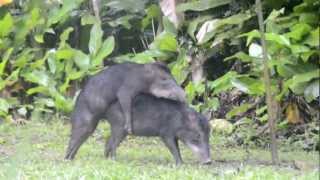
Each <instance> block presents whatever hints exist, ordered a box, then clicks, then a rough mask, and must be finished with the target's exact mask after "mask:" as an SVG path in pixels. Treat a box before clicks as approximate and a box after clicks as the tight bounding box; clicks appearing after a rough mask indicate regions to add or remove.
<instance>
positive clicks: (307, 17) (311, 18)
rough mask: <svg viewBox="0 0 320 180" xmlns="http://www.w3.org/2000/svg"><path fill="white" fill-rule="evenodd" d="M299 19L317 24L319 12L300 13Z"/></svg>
mask: <svg viewBox="0 0 320 180" xmlns="http://www.w3.org/2000/svg"><path fill="white" fill-rule="evenodd" d="M299 21H300V22H303V23H308V24H312V25H317V24H319V14H317V13H314V12H307V13H301V14H300V17H299Z"/></svg>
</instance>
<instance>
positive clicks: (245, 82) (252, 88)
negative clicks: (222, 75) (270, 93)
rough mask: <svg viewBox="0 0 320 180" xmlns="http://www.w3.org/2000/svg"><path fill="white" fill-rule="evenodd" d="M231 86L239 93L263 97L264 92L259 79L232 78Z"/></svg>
mask: <svg viewBox="0 0 320 180" xmlns="http://www.w3.org/2000/svg"><path fill="white" fill-rule="evenodd" d="M231 84H232V85H233V86H234V87H235V88H237V89H239V90H240V91H242V92H245V93H247V94H251V95H263V94H264V92H265V90H264V84H263V81H261V80H260V79H254V78H250V77H246V76H240V77H237V78H232V79H231Z"/></svg>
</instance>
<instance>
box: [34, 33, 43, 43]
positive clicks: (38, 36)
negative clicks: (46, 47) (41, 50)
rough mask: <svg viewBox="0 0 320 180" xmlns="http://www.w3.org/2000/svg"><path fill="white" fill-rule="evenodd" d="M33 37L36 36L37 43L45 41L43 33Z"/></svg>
mask: <svg viewBox="0 0 320 180" xmlns="http://www.w3.org/2000/svg"><path fill="white" fill-rule="evenodd" d="M33 37H34V40H36V42H37V43H44V40H43V34H36V35H34V36H33Z"/></svg>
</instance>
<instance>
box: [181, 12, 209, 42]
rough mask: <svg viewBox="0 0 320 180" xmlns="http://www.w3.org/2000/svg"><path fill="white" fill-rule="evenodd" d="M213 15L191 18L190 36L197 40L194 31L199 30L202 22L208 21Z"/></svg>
mask: <svg viewBox="0 0 320 180" xmlns="http://www.w3.org/2000/svg"><path fill="white" fill-rule="evenodd" d="M211 18H212V16H200V17H198V18H196V19H194V20H191V22H190V23H189V25H188V30H187V32H188V34H189V36H190V37H191V38H192V39H193V40H196V37H195V36H194V33H195V32H196V30H197V27H198V25H199V24H200V23H203V22H204V21H207V20H209V19H211Z"/></svg>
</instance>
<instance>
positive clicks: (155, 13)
mask: <svg viewBox="0 0 320 180" xmlns="http://www.w3.org/2000/svg"><path fill="white" fill-rule="evenodd" d="M145 11H146V14H147V16H146V17H145V18H143V19H142V22H141V23H142V29H145V28H146V27H147V26H149V25H150V24H151V22H152V19H158V18H159V17H160V15H161V10H160V8H159V6H158V5H155V4H152V5H150V6H149V7H148V8H147V9H146V10H145Z"/></svg>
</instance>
